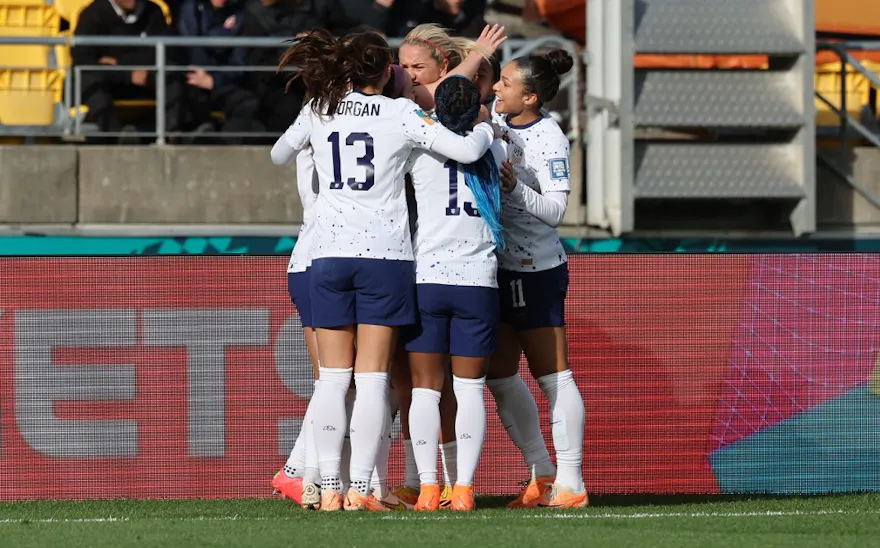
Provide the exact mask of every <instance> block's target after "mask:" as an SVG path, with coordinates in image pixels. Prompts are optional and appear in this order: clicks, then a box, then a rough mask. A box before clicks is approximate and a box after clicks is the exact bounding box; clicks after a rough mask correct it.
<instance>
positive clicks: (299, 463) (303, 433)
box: [272, 148, 320, 506]
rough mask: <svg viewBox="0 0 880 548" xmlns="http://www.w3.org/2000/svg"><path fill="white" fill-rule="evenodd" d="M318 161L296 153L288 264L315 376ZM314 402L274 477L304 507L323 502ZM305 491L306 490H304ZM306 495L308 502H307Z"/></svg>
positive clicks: (278, 487)
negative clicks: (312, 292) (297, 214)
mask: <svg viewBox="0 0 880 548" xmlns="http://www.w3.org/2000/svg"><path fill="white" fill-rule="evenodd" d="M314 167H315V163H314V160H313V158H312V151H311V149H308V148H306V149H303V150H301V151H300V152H299V154H297V156H296V181H297V190H298V191H299V198H300V202H301V203H302V207H303V222H302V225H301V226H300V231H299V236H298V238H297V241H296V245H295V246H294V248H293V252H292V253H291V254H290V261H289V262H288V263H287V291H288V293H289V294H290V299H291V301H293V304H294V306H296V310H297V312H298V313H299V317H300V322H301V323H302V326H303V337H304V338H305V341H306V348H307V349H308V352H309V358H310V359H311V362H312V370H313V373H314V376H315V379H316V380H317V378H318V347H317V345H318V343H317V340H316V338H315V332H314V330H313V329H312V327H311V326H312V319H311V318H312V307H311V304H310V302H309V266H311V258H310V257H309V245H310V242H311V237H312V227H313V225H314V217H315V215H314V213H315V208H314V207H313V206H314V204H315V201H317V198H318V188H317V185H318V180H317V178H316V177H315V169H314ZM310 409H311V402H310V403H309V408H307V410H306V413H305V416H304V417H303V425H302V428H301V429H300V432H299V435H298V436H297V438H296V442H295V443H294V446H293V450H292V451H291V452H290V456H289V457H288V459H287V462H286V463H285V464H284V468H283V469H282V470H281V471H279V472H278V473H277V474H275V477H274V478H273V479H272V487H273V488H274V489H275V491H276V492H278V493H280V494H281V495H282V496H284V497H286V498H289V499H291V500H293V501H295V502H296V503H297V504H301V505H304V506H313V505H316V504H318V503H320V499H319V498H318V499H317V500H315V499H316V497H315V495H319V493H318V491H317V488H316V484H317V483H319V481H320V477H319V476H318V475H317V474H316V472H317V460H316V456H315V447H314V441H313V440H314V437H313V435H312V432H311V420H310V416H311V414H310V413H309V410H310ZM304 491H305V493H304ZM304 495H305V498H306V501H305V503H304V502H303V496H304Z"/></svg>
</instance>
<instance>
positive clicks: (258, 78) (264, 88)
mask: <svg viewBox="0 0 880 548" xmlns="http://www.w3.org/2000/svg"><path fill="white" fill-rule="evenodd" d="M342 14H343V12H342V10H341V9H340V7H339V5H338V4H337V0H277V1H276V2H270V1H269V0H263V1H260V0H251V2H250V3H249V4H248V5H247V7H246V8H245V12H244V28H243V29H242V34H243V35H244V36H255V37H256V36H276V37H278V38H280V39H283V40H289V39H291V38H293V37H294V36H296V35H297V34H298V33H300V32H305V31H309V30H314V29H317V28H326V29H328V30H330V31H331V32H333V33H335V34H341V33H342V32H344V31H346V30H348V28H349V27H350V26H351V25H350V24H349V23H350V22H349V21H348V20H347V19H346V18H344V17H343V16H342ZM280 41H281V40H279V42H280ZM282 53H283V49H282V48H252V49H251V50H250V51H249V52H248V64H249V65H254V66H263V67H275V66H277V65H278V60H279V59H280V58H281V54H282ZM289 76H290V75H289V74H280V75H278V74H275V73H274V72H252V73H251V77H250V79H249V83H248V86H247V87H248V89H250V90H251V91H252V92H254V94H256V96H257V98H258V101H259V105H260V108H259V111H258V113H257V118H258V119H259V120H260V121H261V122H262V123H263V124H264V125H265V126H266V128H267V130H268V131H270V132H273V133H279V132H283V131H284V130H286V129H287V128H288V126H290V124H292V123H293V121H294V120H296V117H297V115H298V114H299V111H300V109H301V108H302V102H303V97H304V90H303V89H302V86H300V85H298V84H296V85H294V86H293V89H291V91H290V92H289V93H285V90H284V88H285V86H286V84H287V80H288V78H289Z"/></svg>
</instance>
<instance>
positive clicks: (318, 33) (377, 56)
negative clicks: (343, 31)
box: [278, 29, 393, 114]
mask: <svg viewBox="0 0 880 548" xmlns="http://www.w3.org/2000/svg"><path fill="white" fill-rule="evenodd" d="M392 59H393V54H392V51H391V47H390V46H389V45H388V42H386V41H385V38H383V37H382V35H380V34H379V33H377V32H374V31H366V30H365V31H361V32H357V33H350V34H347V35H345V36H344V37H342V38H341V39H339V38H336V37H334V36H333V35H332V34H330V32H329V31H327V30H325V29H318V30H314V31H312V32H310V33H308V34H307V35H305V36H304V37H302V38H299V39H296V40H295V41H294V42H293V45H291V46H290V48H288V49H287V51H286V52H284V55H282V56H281V61H280V62H279V64H278V71H279V72H280V71H282V70H284V69H286V68H288V67H290V68H294V69H296V70H295V72H294V73H293V77H292V78H291V81H290V82H288V84H287V85H288V87H289V86H290V84H291V82H292V81H293V80H295V79H300V80H301V81H302V83H303V85H304V86H305V88H306V96H305V100H306V101H311V102H312V110H313V111H314V112H315V113H316V114H332V113H334V112H336V110H337V108H338V107H339V103H340V102H342V99H343V98H344V97H345V95H346V94H347V93H348V91H349V89H361V88H364V87H368V86H378V85H379V84H381V83H383V82H382V81H383V79H384V78H385V77H386V74H387V71H388V66H389V65H391V61H392Z"/></svg>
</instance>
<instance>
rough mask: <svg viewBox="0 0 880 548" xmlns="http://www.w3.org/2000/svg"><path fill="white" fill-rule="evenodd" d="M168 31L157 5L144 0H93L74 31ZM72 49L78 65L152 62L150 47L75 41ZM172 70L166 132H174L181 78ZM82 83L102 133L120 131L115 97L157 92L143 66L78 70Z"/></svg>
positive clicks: (117, 33)
mask: <svg viewBox="0 0 880 548" xmlns="http://www.w3.org/2000/svg"><path fill="white" fill-rule="evenodd" d="M170 30H171V29H170V27H169V26H168V24H167V23H166V22H165V16H164V15H163V14H162V10H161V9H160V8H159V6H157V5H156V4H154V3H152V2H150V1H149V0H94V1H93V2H92V3H91V4H89V5H88V6H86V8H85V9H84V10H83V11H82V13H80V16H79V21H78V23H77V26H76V30H75V31H74V35H76V36H163V35H167V34H169V33H170ZM71 53H72V56H73V64H74V65H79V66H84V65H111V66H138V65H141V66H144V65H147V66H149V65H154V64H155V62H156V52H155V49H154V48H152V47H133V46H124V45H119V46H117V45H109V46H75V47H74V48H73V50H72V52H71ZM172 75H173V73H168V77H167V78H166V83H167V87H166V92H165V93H166V95H165V97H166V110H165V119H166V121H165V124H166V125H165V127H166V129H167V130H168V131H177V130H178V128H179V127H180V116H181V108H180V106H181V103H180V99H181V92H182V83H181V82H180V80H179V79H176V78H174V77H173V76H172ZM81 86H82V98H83V104H85V105H86V106H87V107H88V108H89V115H88V117H89V119H91V120H92V121H94V122H95V123H96V124H98V127H99V128H100V129H101V131H105V132H121V131H122V130H123V126H122V123H121V122H120V119H119V114H118V112H117V109H116V106H115V105H114V104H113V101H114V100H119V99H154V98H155V96H156V94H155V90H156V83H155V73H154V72H151V71H147V70H142V69H136V70H130V71H128V70H104V71H83V73H82V81H81ZM150 118H151V120H149V122H145V123H150V124H152V121H153V120H152V118H154V117H152V116H151V117H150ZM138 129H141V128H140V127H138Z"/></svg>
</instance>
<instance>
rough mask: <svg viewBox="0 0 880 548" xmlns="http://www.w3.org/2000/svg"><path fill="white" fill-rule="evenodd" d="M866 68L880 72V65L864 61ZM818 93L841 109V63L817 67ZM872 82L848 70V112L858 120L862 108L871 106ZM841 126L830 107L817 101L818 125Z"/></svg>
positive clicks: (849, 68)
mask: <svg viewBox="0 0 880 548" xmlns="http://www.w3.org/2000/svg"><path fill="white" fill-rule="evenodd" d="M861 63H862V65H864V67H865V68H866V69H868V70H870V71H872V72H874V73H878V72H880V63H876V62H872V61H862V62H861ZM815 82H816V91H817V92H819V93H820V94H822V96H824V97H825V98H826V99H828V100H829V101H830V102H831V103H832V104H833V105H834V106H836V107H837V108H840V106H841V95H840V83H841V75H840V63H828V64H824V65H819V66H817V67H816V80H815ZM871 87H872V85H871V82H869V81H868V79H867V78H865V76H864V75H862V74H861V73H859V72H856V70H855V69H853V68H852V67H848V68H847V73H846V110H847V114H849V115H850V116H851V117H853V118H855V119H856V120H858V119H859V117H860V116H861V111H862V108H864V107H865V105H868V104H870V101H871V99H870V94H871ZM839 124H840V118H839V117H838V116H837V114H835V113H834V111H833V110H831V109H830V108H828V106H827V105H826V104H825V103H823V102H822V101H820V100H819V99H818V98H817V99H816V125H817V126H836V125H839Z"/></svg>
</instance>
